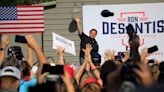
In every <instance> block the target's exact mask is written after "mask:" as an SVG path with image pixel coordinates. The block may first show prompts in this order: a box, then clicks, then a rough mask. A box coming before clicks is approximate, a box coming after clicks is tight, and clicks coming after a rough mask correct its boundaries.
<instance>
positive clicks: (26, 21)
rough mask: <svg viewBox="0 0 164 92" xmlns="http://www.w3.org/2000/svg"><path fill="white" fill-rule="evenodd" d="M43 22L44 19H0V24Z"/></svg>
mask: <svg viewBox="0 0 164 92" xmlns="http://www.w3.org/2000/svg"><path fill="white" fill-rule="evenodd" d="M38 22H41V23H44V20H18V21H0V24H1V23H2V24H3V23H11V24H12V23H38Z"/></svg>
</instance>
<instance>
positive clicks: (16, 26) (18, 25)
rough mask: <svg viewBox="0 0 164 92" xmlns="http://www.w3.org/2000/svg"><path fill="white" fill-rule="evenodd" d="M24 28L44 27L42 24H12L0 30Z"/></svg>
mask: <svg viewBox="0 0 164 92" xmlns="http://www.w3.org/2000/svg"><path fill="white" fill-rule="evenodd" d="M13 27H15V28H21V27H22V28H24V27H44V24H15V25H14V24H12V25H10V26H9V25H3V26H0V28H13Z"/></svg>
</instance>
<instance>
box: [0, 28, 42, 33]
mask: <svg viewBox="0 0 164 92" xmlns="http://www.w3.org/2000/svg"><path fill="white" fill-rule="evenodd" d="M35 31H36V32H37V31H39V32H42V31H44V29H43V28H38V29H4V30H0V32H4V33H6V32H22V33H24V32H35Z"/></svg>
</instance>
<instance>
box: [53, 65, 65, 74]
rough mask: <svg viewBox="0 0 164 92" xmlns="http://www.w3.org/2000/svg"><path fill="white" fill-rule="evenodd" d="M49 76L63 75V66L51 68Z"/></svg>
mask: <svg viewBox="0 0 164 92" xmlns="http://www.w3.org/2000/svg"><path fill="white" fill-rule="evenodd" d="M50 74H64V66H63V65H55V66H51V70H50Z"/></svg>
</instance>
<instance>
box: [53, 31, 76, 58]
mask: <svg viewBox="0 0 164 92" xmlns="http://www.w3.org/2000/svg"><path fill="white" fill-rule="evenodd" d="M52 37H53V46H52V48H53V49H57V48H58V47H59V46H60V47H63V48H64V49H65V52H68V53H70V54H72V55H74V56H76V51H75V43H74V41H71V40H69V39H66V38H64V37H62V36H60V35H58V34H56V33H54V32H53V33H52Z"/></svg>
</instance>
